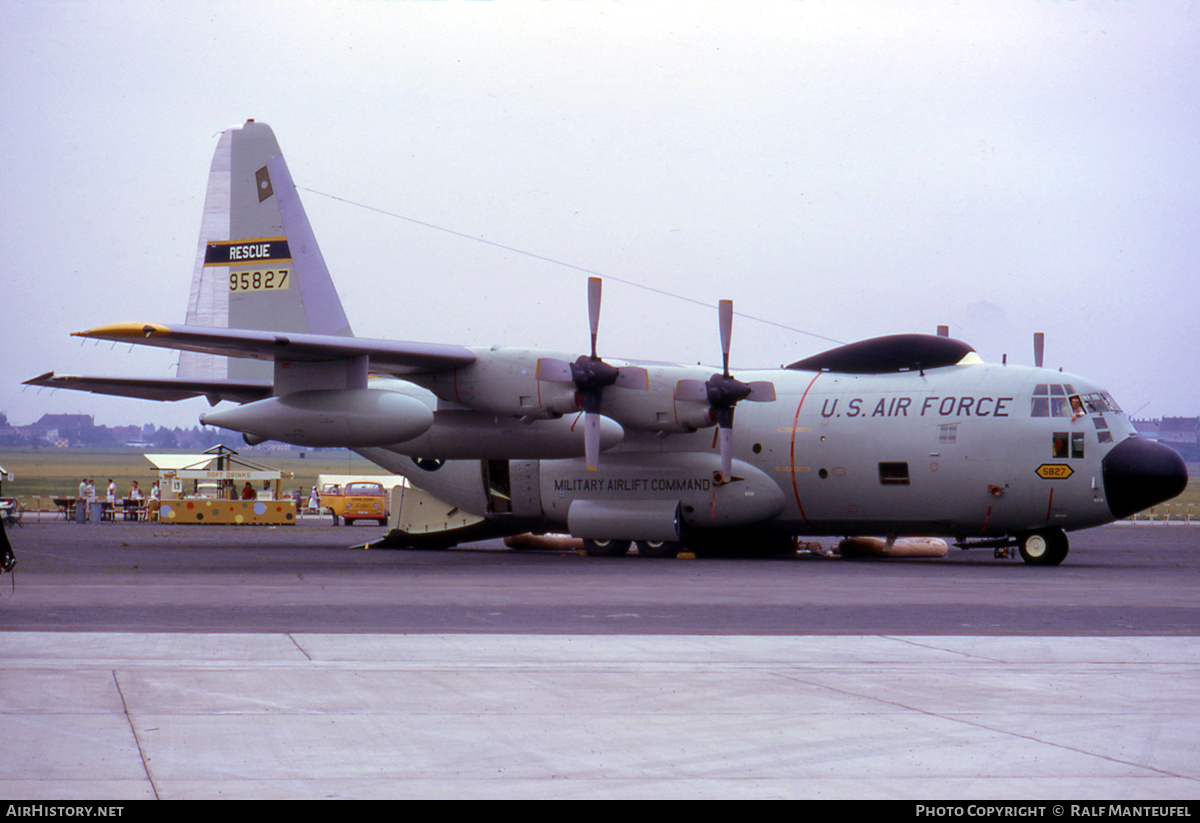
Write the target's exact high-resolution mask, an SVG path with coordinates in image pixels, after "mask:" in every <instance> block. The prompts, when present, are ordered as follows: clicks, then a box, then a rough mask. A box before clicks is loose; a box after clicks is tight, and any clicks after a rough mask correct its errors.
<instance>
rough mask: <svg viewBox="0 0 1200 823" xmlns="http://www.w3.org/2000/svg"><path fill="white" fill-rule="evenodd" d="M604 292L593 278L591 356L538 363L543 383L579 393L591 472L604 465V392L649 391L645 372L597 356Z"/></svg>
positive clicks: (546, 359) (590, 293) (590, 285)
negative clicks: (571, 386)
mask: <svg viewBox="0 0 1200 823" xmlns="http://www.w3.org/2000/svg"><path fill="white" fill-rule="evenodd" d="M600 291H601V281H600V278H599V277H589V278H588V322H589V324H590V325H591V332H592V353H591V355H586V354H584V355H580V356H579V358H578V359H577V360H576V361H575V362H574V363H567V362H566V361H564V360H557V359H555V358H553V357H543V358H541V359H540V360H538V372H537V377H538V379H539V380H545V381H548V382H553V383H574V384H575V390H576V391H577V392H578V401H577V402H578V404H579V406H580V408H582V409H583V421H584V430H583V450H584V455H585V456H586V458H587V467H588V468H589V469H595V468H597V466H599V465H600V405H601V401H602V399H603V396H604V389H605V388H606V387H608V386H619V387H621V388H627V389H645V388H647V386H648V385H649V375H648V374H647V373H646V370H645V369H642V368H638V367H637V366H621V367H620V368H617V367H616V366H612V365H610V364H608V363H605V362H604V361H603V360H601V359H600V357H599V355H597V354H596V335H597V332H598V330H599V328H600Z"/></svg>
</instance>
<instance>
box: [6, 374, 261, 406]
mask: <svg viewBox="0 0 1200 823" xmlns="http://www.w3.org/2000/svg"><path fill="white" fill-rule="evenodd" d="M24 385H26V386H44V387H46V388H50V389H74V390H75V391H86V392H91V393H92V394H111V395H114V396H116V397H137V398H141V399H142V400H168V401H174V400H187V399H189V398H192V397H207V398H208V399H209V402H210V403H212V404H214V405H215V404H216V403H217V402H219V401H221V400H231V401H233V402H234V403H250V402H253V401H255V400H262V399H263V398H266V397H270V396H271V383H270V381H245V380H191V379H188V378H182V377H158V378H154V377H84V376H81V375H76V374H55V373H54V372H52V371H51V372H46V373H45V374H43V375H40V376H38V377H35V378H33V379H32V380H26V381H25V383H24Z"/></svg>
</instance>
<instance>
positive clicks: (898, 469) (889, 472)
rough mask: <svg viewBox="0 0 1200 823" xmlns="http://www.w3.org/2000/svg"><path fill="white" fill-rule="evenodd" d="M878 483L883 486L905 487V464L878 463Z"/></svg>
mask: <svg viewBox="0 0 1200 823" xmlns="http://www.w3.org/2000/svg"><path fill="white" fill-rule="evenodd" d="M879 482H880V483H882V484H883V485H885V486H907V485H908V464H907V463H880V464H879Z"/></svg>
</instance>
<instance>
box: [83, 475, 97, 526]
mask: <svg viewBox="0 0 1200 823" xmlns="http://www.w3.org/2000/svg"><path fill="white" fill-rule="evenodd" d="M83 499H84V502H85V503H86V504H87V519H88V520H91V519H92V508H93V507H92V504H93V503H95V502H96V483H95V481H93V480H92V478H90V477H89V478H88V479H87V480H86V481H85V482H84V486H83Z"/></svg>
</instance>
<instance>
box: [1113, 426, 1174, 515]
mask: <svg viewBox="0 0 1200 823" xmlns="http://www.w3.org/2000/svg"><path fill="white" fill-rule="evenodd" d="M1102 466H1103V469H1104V494H1105V496H1106V497H1107V498H1108V508H1109V510H1110V511H1111V512H1112V513H1113V517H1116V518H1121V517H1128V516H1129V515H1131V514H1133V513H1134V512H1139V511H1141V510H1142V509H1145V508H1147V507H1149V506H1153V505H1155V504H1156V503H1161V502H1163V501H1164V500H1170V499H1171V498H1172V497H1174V496H1175V495H1177V494H1179V493H1180V492H1182V491H1183V490H1184V488H1186V487H1187V484H1188V471H1187V464H1186V463H1184V462H1183V458H1182V457H1180V456H1179V454H1178V453H1177V452H1176V451H1175V450H1174V449H1171V448H1168V447H1167V446H1164V445H1162V444H1161V443H1156V442H1154V441H1153V440H1147V439H1146V438H1144V437H1130V438H1128V439H1126V440H1123V441H1121V442H1120V443H1118V444H1117V445H1116V446H1115V447H1114V448H1113V450H1112V451H1110V452H1109V453H1108V454H1107V455H1105V457H1104V460H1103V462H1102Z"/></svg>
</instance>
